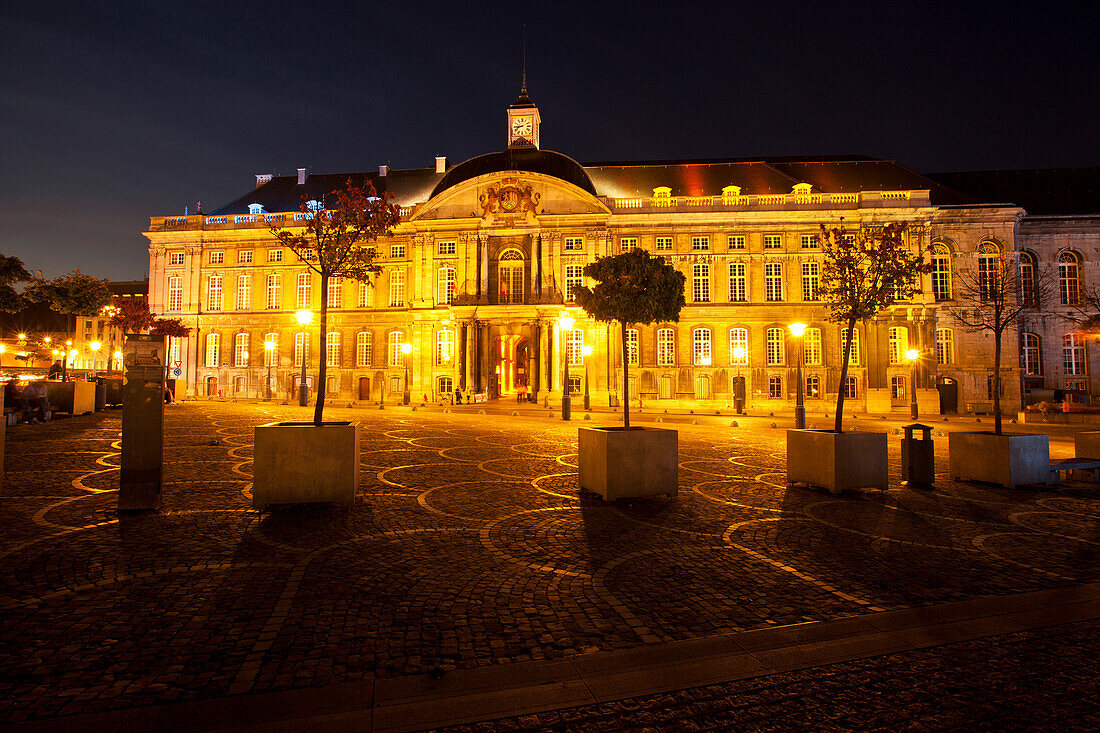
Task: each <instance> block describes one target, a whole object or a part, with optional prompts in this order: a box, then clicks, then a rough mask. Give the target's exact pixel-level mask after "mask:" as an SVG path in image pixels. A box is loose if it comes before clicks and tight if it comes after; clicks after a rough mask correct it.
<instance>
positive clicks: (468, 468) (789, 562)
mask: <svg viewBox="0 0 1100 733" xmlns="http://www.w3.org/2000/svg"><path fill="white" fill-rule="evenodd" d="M479 412H480V411H479V410H478V409H477V408H475V407H469V408H465V407H464V408H456V409H455V410H454V411H452V412H442V411H440V410H432V411H426V410H423V409H422V410H418V411H415V412H413V411H410V410H408V409H407V408H405V409H400V408H388V409H386V410H377V409H369V410H368V409H361V408H360V409H341V408H339V407H330V408H329V410H327V411H326V417H328V418H329V419H332V420H341V419H345V420H346V419H358V420H361V421H362V422H363V445H362V455H361V465H362V469H363V470H362V480H361V485H360V489H359V494H358V496H357V498H356V503H355V505H354V506H352V507H331V506H312V507H300V508H293V509H284V510H279V511H274V512H267V513H264V514H260V513H258V512H256V511H254V510H252V509H251V508H250V475H251V467H252V466H251V458H252V439H253V438H252V435H253V431H252V429H253V427H254V426H255V425H258V424H263V423H266V422H270V421H273V420H285V419H303V417H304V415H305V414H306V411H305V410H303V409H301V408H298V407H293V406H290V407H287V406H279V405H275V404H264V403H254V404H241V403H220V402H188V403H184V404H183V405H180V406H178V407H173V408H170V409H168V410H167V411H166V436H165V492H164V505H163V510H162V511H161V512H159V513H155V514H151V515H148V516H125V517H121V518H120V517H119V516H118V515H117V514H116V512H115V508H116V505H117V493H116V490H117V486H118V461H119V450H120V448H119V446H120V431H121V413H120V412H106V413H99V414H96V415H94V416H87V417H82V418H76V419H71V420H62V421H55V422H51V423H47V424H45V425H41V426H26V427H18V428H11V429H9V431H8V436H7V453H6V461H5V475H4V486H3V501H2V502H0V512H2V513H3V526H4V527H5V529H6V531H5V532H4V535H3V538H2V540H0V542H2V545H0V554H2V556H3V561H2V566H0V579H2V583H3V592H2V593H0V609H2V610H3V614H4V618H5V621H6V622H5V623H4V624H3V626H2V627H0V634H2V636H3V650H4V651H3V656H2V659H0V669H2V670H3V671H2V674H0V722H7V723H14V722H20V721H27V720H34V719H39V718H54V717H58V716H67V715H75V714H81V713H97V712H102V711H110V710H116V709H124V708H136V707H140V706H148V705H159V704H164V703H173V702H182V701H193V700H202V699H206V700H209V699H217V698H224V697H226V696H237V695H240V694H243V693H262V692H274V691H283V690H293V689H307V688H314V689H315V688H321V687H324V686H329V685H333V684H336V683H347V682H355V681H359V680H367V679H372V678H373V679H378V678H395V677H404V676H412V675H433V676H439V675H448V674H451V673H453V672H455V671H457V670H469V669H473V668H484V667H494V666H499V665H509V664H516V663H523V662H527V661H530V660H559V659H576V658H581V657H583V656H584V655H589V654H593V653H597V652H607V651H612V650H622V649H630V648H638V647H643V646H645V645H654V644H661V643H669V642H679V641H683V640H692V639H702V638H705V637H710V636H714V635H719V634H728V633H731V632H740V631H747V630H755V629H764V628H768V627H780V626H786V625H791V624H801V623H806V622H822V621H829V620H833V619H843V618H846V617H858V616H862V615H865V614H874V613H881V612H885V611H894V610H899V609H908V608H913V607H923V606H931V605H934V604H944V603H949V602H955V601H966V600H968V599H977V598H983V597H991V596H1008V595H1012V594H1021V593H1028V592H1033V591H1043V590H1046V589H1052V588H1067V587H1072V586H1075V585H1080V584H1085V583H1090V582H1095V581H1097V580H1098V579H1100V569H1098V568H1100V565H1098V563H1097V551H1098V547H1100V497H1098V495H1097V492H1096V489H1095V485H1093V484H1085V483H1074V482H1070V483H1068V484H1066V485H1064V486H1063V487H1061V489H1060V490H1058V491H1056V490H1054V489H1053V488H1050V489H1046V490H1044V489H1039V488H1032V489H1028V490H1023V489H1021V490H1015V491H1013V490H1008V489H999V488H994V487H989V486H979V485H968V484H961V483H956V482H951V481H948V480H947V479H946V477H945V476H943V475H942V471H944V470H946V457H947V456H946V453H947V451H946V440H941V441H940V442H939V453H940V455H939V456H938V459H940V460H939V462H938V464H937V466H938V468H939V469H940V471H941V474H940V475H939V477H938V479H939V480H938V482H937V486H936V489H935V490H933V491H917V490H908V489H905V488H902V487H900V486H899V485H897V482H898V480H899V479H898V476H899V466H898V457H899V445H898V436H891V444H890V449H891V461H892V462H891V480H892V482H891V489H890V491H888V492H872V493H851V494H844V495H836V496H834V495H829V494H827V493H822V492H818V491H812V490H808V489H804V488H798V487H787V486H786V485H785V481H784V459H785V450H786V446H785V431H784V430H782V429H776V428H772V427H771V425H772V423H774V422H777V421H778V422H779V424H780V426H781V427H782V425H783V421H782V420H781V419H780V418H771V417H767V418H765V417H749V418H738V419H739V421H740V426H739V427H730V418H729V417H708V418H701V419H700V420H699V422H700V423H701V424H692V423H691V422H687V423H685V424H679V423H678V424H676V425H674V427H676V428H677V429H678V430H679V431H680V434H679V440H680V495H679V496H678V497H676V498H673V499H665V498H662V499H653V500H646V501H623V502H617V503H614V504H608V503H604V502H602V501H601V500H599V499H598V498H596V497H594V496H593V495H590V494H586V493H581V492H580V491H579V490H578V488H577V468H576V430H577V427H578V424H581V423H579V421H574V422H573V423H563V422H562V421H561V420H559V419H557V418H556V417H554V416H550V415H548V414H547V411H546V410H538V411H536V410H529V411H527V412H525V413H523V414H520V415H512V414H510V411H509V410H500V411H499V412H498V413H496V414H494V413H493V411H492V408H489V414H479ZM593 417H594V423H596V424H600V423H605V422H610V421H613V420H614V419H615V416H614V415H612V414H607V413H604V414H595V415H594V416H593ZM641 417H642V418H643V419H651V418H652V416H651V415H643V416H641ZM685 420H691V418H685ZM708 421H709V424H708ZM812 422H813V419H812V418H811V423H812ZM935 424H936V425H937V427H938V428H942V429H946V430H951V429H974V428H975V427H976V426H975V424H974V420H973V419H955V418H952V421H951V422H949V423H942V424H941V423H939V422H936V423H935ZM852 425H853V426H858V428H859V429H861V430H866V429H890V430H892V429H893V428H895V427H897V424H896V423H893V422H884V421H881V420H856V421H852ZM1016 427H1018V428H1020V429H1021V430H1022V429H1025V426H1022V425H1021V426H1016ZM1026 428H1027V429H1032V426H1026ZM1050 432H1051V457H1052V458H1062V457H1068V456H1071V455H1072V451H1073V445H1072V433H1071V432H1070V431H1069V429H1067V428H1051V431H1050ZM1073 633H1074V634H1077V636H1078V637H1081V638H1080V639H1077V638H1076V637H1075V639H1076V640H1075V641H1074V642H1073V644H1071V646H1072V648H1073V649H1076V650H1078V651H1077V652H1075V653H1076V654H1077V656H1078V657H1079V656H1080V654H1079V650H1080V648H1081V645H1082V644H1085V643H1091V644H1093V645H1095V644H1096V638H1097V627H1096V624H1095V623H1091V624H1085V625H1083V626H1081V627H1079V628H1078V629H1076V630H1075V631H1074V632H1073ZM1044 638H1047V637H1044V636H1043V635H1039V636H1036V637H1028V638H1027V639H1024V641H1022V642H1020V644H1022V645H1023V647H1021V648H1033V649H1038V651H1037V652H1036V653H1037V654H1052V653H1053V652H1051V649H1052V648H1054V647H1053V646H1052V645H1051V644H1044V642H1043V639H1044ZM1082 639H1083V640H1084V641H1082ZM1014 643H1016V642H1004V643H1001V644H1000V647H998V648H1002V649H1010V648H1013V647H1012V644H1014ZM1028 644H1031V647H1027V645H1028ZM961 654H962V656H963V657H967V654H966V652H965V647H964V651H963V652H962V653H961ZM992 656H993V657H995V658H996V659H998V660H1000V661H999V662H997V663H998V664H1002V663H1003V664H1007V662H1005V661H1004V660H1005V659H1006V658H1009V659H1010V658H1011V657H1012V654H1010V653H1008V652H1002V653H1000V654H999V655H997V654H993V655H992ZM1061 656H1062V657H1064V658H1067V659H1068V658H1071V657H1073V658H1074V659H1076V658H1077V657H1074V655H1073V654H1068V655H1067V654H1063V655H1061ZM972 657H973V653H971V657H967V658H968V659H971V661H972V662H973V659H972ZM891 659H893V661H889V660H888V661H885V662H882V663H881V664H880V667H882V668H883V669H895V670H898V669H902V670H910V669H911V668H912V666H913V665H917V668H921V667H920V665H921V664H924V665H925V668H927V667H928V665H929V664H930V662H928V659H927V655H925V657H922V656H921V655H920V654H918V655H917V656H915V657H912V658H908V657H906V658H900V661H899V659H896V658H891ZM922 659H923V662H922ZM1092 660H1093V667H1092V672H1093V673H1094V672H1095V665H1094V662H1095V655H1093V656H1092ZM1081 663H1083V662H1081V660H1080V659H1077V661H1076V662H1073V664H1072V665H1070V666H1069V667H1067V668H1066V669H1067V670H1069V671H1068V672H1066V674H1067V677H1073V678H1074V679H1076V680H1077V687H1076V688H1073V689H1080V688H1081V685H1082V684H1084V685H1085V686H1086V687H1087V686H1088V684H1087V680H1086V681H1085V682H1084V683H1083V682H1082V679H1083V678H1082V677H1081V676H1080V667H1079V664H1081ZM891 664H893V665H894V666H893V667H890V665H891ZM1003 664H1002V666H1003ZM1067 664H1068V662H1067ZM933 666H934V665H933ZM1009 667H1011V665H1009ZM873 669H874V668H873V666H872V667H869V666H867V665H863V666H858V665H857V670H856V671H855V672H851V674H852V675H855V676H854V677H853V679H858V678H859V675H860V674H871V673H870V672H868V671H867V670H873ZM859 670H862V671H859ZM1073 670H1077V672H1074V671H1073ZM846 673H847V672H846ZM906 674H911V672H909V671H906ZM999 674H1005V675H1011V674H1012V671H1011V669H1008V670H1007V671H1002V672H1000V673H999ZM1074 675H1076V676H1075V677H1074ZM821 678H822V675H820V674H819V675H818V676H817V679H818V682H820V680H821ZM1092 679H1093V683H1092V687H1093V692H1095V677H1093V678H1092ZM853 684H857V686H858V683H853ZM960 684H961V683H960ZM828 688H829V685H828V684H824V687H822V685H821V684H817V687H815V689H818V690H819V691H820V690H821V689H828ZM738 689H745V685H741V686H740V687H737V686H736V685H735V686H734V692H736V691H737V690H738ZM754 689H755V688H754ZM1085 692H1086V693H1087V690H1085ZM730 694H733V692H726V693H715V692H713V691H711V692H708V693H706V694H702V696H701V698H700V699H702V700H703V701H704V702H705V701H706V700H710V699H713V698H714V697H715V695H718V696H719V697H722V696H723V695H730ZM707 695H710V697H708V696H707ZM1094 697H1095V695H1094ZM688 702H691V700H689V701H688ZM685 704H686V703H685ZM638 705H640V706H642V707H643V708H644V707H645V705H646V704H645V703H644V701H643V702H640V703H638ZM649 706H650V707H653V704H649ZM601 714H602V713H599V712H597V713H593V714H591V715H588V717H585V715H580V716H579V717H577V718H575V720H578V721H581V722H585V721H587V722H586V725H590V726H595V727H599V726H598V725H596V723H598V721H599V715H601ZM1093 714H1094V715H1095V711H1094V712H1093ZM593 716H595V717H593ZM634 720H635V723H633V725H643V724H644V723H645V721H644V720H643V721H641V722H638V719H634ZM593 721H596V722H595V723H594V722H593ZM529 722H532V721H529ZM605 723H606V721H605ZM540 724H544V725H546V726H552V725H559V726H560V725H563V723H562V719H560V718H547V719H543V720H542V721H541V723H540V721H539V720H538V719H534V720H533V722H532V725H534V726H535V727H537V726H538V725H540ZM578 724H579V723H578ZM884 724H885V723H884ZM605 727H607V726H605ZM499 729H502V730H503V729H510V728H509V726H504V727H501V728H499Z"/></svg>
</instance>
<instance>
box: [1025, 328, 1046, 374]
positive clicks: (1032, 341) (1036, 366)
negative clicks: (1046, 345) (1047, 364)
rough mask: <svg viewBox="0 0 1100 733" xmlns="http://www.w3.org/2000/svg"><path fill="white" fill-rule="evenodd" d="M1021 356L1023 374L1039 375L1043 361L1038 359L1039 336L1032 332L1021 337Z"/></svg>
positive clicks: (1041, 371)
mask: <svg viewBox="0 0 1100 733" xmlns="http://www.w3.org/2000/svg"><path fill="white" fill-rule="evenodd" d="M1021 343H1022V346H1021V358H1020V361H1021V362H1022V363H1023V367H1024V374H1028V375H1041V374H1042V373H1043V362H1042V361H1041V359H1040V352H1039V337H1038V336H1037V335H1036V334H1033V333H1025V334H1024V335H1023V339H1021Z"/></svg>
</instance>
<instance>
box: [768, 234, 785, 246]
mask: <svg viewBox="0 0 1100 733" xmlns="http://www.w3.org/2000/svg"><path fill="white" fill-rule="evenodd" d="M782 248H783V235H782V234H765V235H764V249H782Z"/></svg>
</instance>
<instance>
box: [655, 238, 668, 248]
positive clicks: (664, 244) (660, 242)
mask: <svg viewBox="0 0 1100 733" xmlns="http://www.w3.org/2000/svg"><path fill="white" fill-rule="evenodd" d="M654 247H655V248H656V249H657V250H658V251H662V250H671V249H672V237H657V239H656V242H655V244H654Z"/></svg>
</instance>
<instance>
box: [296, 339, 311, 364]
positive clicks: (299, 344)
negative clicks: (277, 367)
mask: <svg viewBox="0 0 1100 733" xmlns="http://www.w3.org/2000/svg"><path fill="white" fill-rule="evenodd" d="M307 336H308V334H304V333H296V334H294V366H296V367H300V366H302V356H303V355H304V354H305V350H306V337H307Z"/></svg>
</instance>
